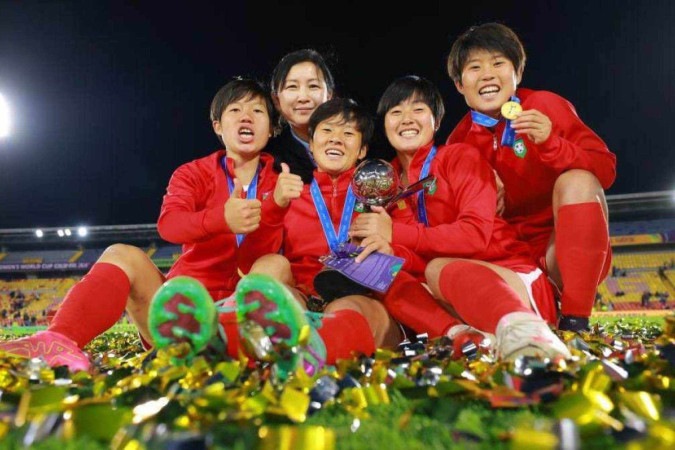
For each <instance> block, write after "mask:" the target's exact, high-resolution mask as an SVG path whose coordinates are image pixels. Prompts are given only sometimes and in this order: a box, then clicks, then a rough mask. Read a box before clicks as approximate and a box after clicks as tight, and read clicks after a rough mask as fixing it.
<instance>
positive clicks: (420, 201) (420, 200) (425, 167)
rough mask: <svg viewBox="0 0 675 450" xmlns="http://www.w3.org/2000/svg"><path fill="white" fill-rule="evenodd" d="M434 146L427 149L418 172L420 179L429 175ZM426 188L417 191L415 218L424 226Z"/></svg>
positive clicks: (426, 225)
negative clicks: (427, 152)
mask: <svg viewBox="0 0 675 450" xmlns="http://www.w3.org/2000/svg"><path fill="white" fill-rule="evenodd" d="M436 150H437V148H436V146H435V145H434V146H433V147H431V150H429V154H428V155H427V157H426V159H425V160H424V164H422V171H421V172H420V178H419V179H420V180H422V179H424V178H425V177H426V176H427V175H429V170H430V169H431V161H433V159H434V157H435V156H436ZM425 191H426V189H422V190H421V191H419V192H418V193H417V219H418V220H419V221H420V222H421V223H423V224H424V226H425V227H428V226H429V219H428V218H427V207H426V205H425V204H424V192H425Z"/></svg>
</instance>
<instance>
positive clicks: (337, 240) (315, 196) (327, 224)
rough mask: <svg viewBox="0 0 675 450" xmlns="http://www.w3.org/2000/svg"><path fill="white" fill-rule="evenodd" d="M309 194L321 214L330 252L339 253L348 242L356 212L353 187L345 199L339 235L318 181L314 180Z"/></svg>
mask: <svg viewBox="0 0 675 450" xmlns="http://www.w3.org/2000/svg"><path fill="white" fill-rule="evenodd" d="M309 192H310V194H311V195H312V201H313V202H314V207H315V208H316V212H317V213H318V214H319V220H320V221H321V228H323V234H324V235H325V236H326V242H328V247H330V250H331V251H332V252H333V253H337V251H338V248H339V246H340V244H341V243H343V242H346V241H347V236H348V235H347V233H348V231H349V224H350V223H351V221H352V213H353V212H354V204H355V203H356V196H355V195H354V193H353V192H352V187H351V186H349V188H348V189H347V197H346V198H345V204H344V206H343V207H342V217H341V218H340V228H339V229H338V232H337V234H336V233H335V228H334V227H333V221H332V220H331V218H330V213H329V212H328V208H327V207H326V202H325V201H324V199H323V196H322V195H321V189H320V188H319V184H318V183H317V182H316V180H312V184H311V185H310V187H309Z"/></svg>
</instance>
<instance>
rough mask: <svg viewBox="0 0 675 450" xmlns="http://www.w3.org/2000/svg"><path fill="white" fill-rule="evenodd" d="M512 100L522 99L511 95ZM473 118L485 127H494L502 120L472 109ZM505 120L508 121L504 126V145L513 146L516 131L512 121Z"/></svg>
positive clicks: (518, 101)
mask: <svg viewBox="0 0 675 450" xmlns="http://www.w3.org/2000/svg"><path fill="white" fill-rule="evenodd" d="M511 101H512V102H516V103H520V99H519V98H518V97H516V96H515V95H513V96H511ZM471 120H472V121H473V123H476V124H478V125H482V126H484V127H494V126H495V125H497V124H498V123H499V121H500V119H495V118H493V117H490V116H488V115H486V114H483V113H480V112H478V111H471ZM504 120H505V121H506V125H505V126H504V132H503V133H502V145H505V146H507V147H511V148H513V143H514V142H515V140H516V131H515V130H514V129H513V127H512V126H511V121H510V120H509V119H504Z"/></svg>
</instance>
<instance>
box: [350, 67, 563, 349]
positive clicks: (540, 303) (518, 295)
mask: <svg viewBox="0 0 675 450" xmlns="http://www.w3.org/2000/svg"><path fill="white" fill-rule="evenodd" d="M378 114H380V115H381V116H382V117H383V118H384V128H385V132H386V135H387V139H388V140H389V142H390V143H391V144H392V146H393V147H394V149H395V150H396V154H397V157H396V158H395V160H394V161H393V165H394V167H395V168H396V169H397V171H398V173H399V174H400V177H401V180H402V183H403V184H410V183H414V182H416V181H418V180H420V179H422V178H424V177H426V176H427V175H433V176H434V177H435V182H434V184H433V185H432V186H431V187H430V188H429V189H428V190H427V191H426V192H420V193H419V194H418V195H416V196H412V197H409V198H408V199H406V202H405V204H402V205H401V208H400V209H399V210H398V211H397V212H396V214H395V218H394V220H393V223H392V218H391V217H390V216H389V214H388V213H387V212H386V211H385V210H383V209H382V208H379V209H377V211H376V212H375V213H370V214H363V215H361V216H359V217H358V218H356V220H355V221H354V223H353V224H352V229H351V233H350V234H351V235H352V236H355V237H359V238H363V241H362V244H361V245H363V246H364V247H365V250H364V253H363V254H362V255H360V256H359V257H358V258H362V257H365V256H366V255H367V254H368V253H369V252H370V251H372V250H379V251H383V252H387V251H395V252H396V253H398V254H399V255H400V256H403V257H406V258H407V259H408V260H409V261H411V262H414V265H416V266H417V267H424V266H426V267H425V276H426V280H427V282H428V284H429V287H430V288H431V291H432V292H433V293H434V294H435V295H436V297H437V298H439V299H441V300H442V301H444V302H447V303H449V304H450V305H451V306H452V307H453V308H454V310H455V311H456V312H457V313H458V315H459V316H460V317H461V319H462V320H463V321H464V322H465V323H466V324H468V325H470V326H472V327H474V328H476V329H478V330H480V331H483V332H487V333H491V334H496V337H497V342H496V350H497V354H498V355H499V356H500V357H502V358H513V357H516V356H519V355H523V354H535V355H541V356H549V357H554V356H558V355H562V356H565V357H567V356H569V351H568V350H567V348H566V347H565V345H564V344H563V343H562V342H561V341H560V340H559V339H558V338H557V337H556V336H555V335H554V334H553V333H552V331H551V330H550V328H549V326H548V325H547V323H546V321H548V322H549V323H554V322H555V319H556V310H555V306H554V303H553V297H552V290H551V286H550V285H549V283H548V280H547V279H546V276H545V275H544V274H543V273H542V271H541V270H540V269H538V268H537V266H536V264H535V263H534V261H533V260H532V259H531V256H530V249H529V247H528V246H527V244H525V243H523V242H521V241H519V240H518V239H517V237H516V233H515V231H514V230H513V229H512V228H511V227H510V226H509V225H508V224H507V223H506V222H505V221H504V220H503V219H501V218H500V217H498V216H497V215H496V204H497V193H496V187H495V181H494V175H493V173H492V170H491V168H490V167H489V165H488V164H487V163H486V162H485V161H484V160H483V159H482V158H481V156H480V155H479V153H478V151H477V150H476V149H474V148H473V147H471V146H469V145H466V144H453V145H443V146H438V147H437V146H435V145H434V142H433V137H434V134H435V132H436V130H437V128H438V125H439V123H440V121H441V119H442V117H443V114H444V107H443V101H442V98H441V95H440V92H439V91H438V89H437V88H436V87H435V86H434V85H433V84H432V83H430V82H429V81H427V80H425V79H423V78H420V77H417V76H406V77H402V78H400V79H398V80H396V81H394V82H393V83H392V84H390V85H389V87H388V88H387V89H386V90H385V92H384V94H383V95H382V97H381V99H380V102H379V105H378ZM411 217H412V218H414V219H415V220H410V218H411ZM392 245H393V248H391V246H392ZM388 249H390V250H388ZM402 249H403V251H402ZM358 258H357V259H358ZM409 301H414V299H410V300H409Z"/></svg>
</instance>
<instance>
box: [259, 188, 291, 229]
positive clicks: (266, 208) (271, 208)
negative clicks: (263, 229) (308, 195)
mask: <svg viewBox="0 0 675 450" xmlns="http://www.w3.org/2000/svg"><path fill="white" fill-rule="evenodd" d="M289 209H290V205H289V206H287V207H286V208H282V207H281V206H279V205H277V202H275V201H274V198H273V197H272V196H271V195H270V196H269V197H268V198H267V199H266V200H265V201H264V202H263V203H262V218H261V222H262V223H264V224H266V225H280V224H281V223H282V222H283V221H284V217H286V213H287V212H288V210H289Z"/></svg>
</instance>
